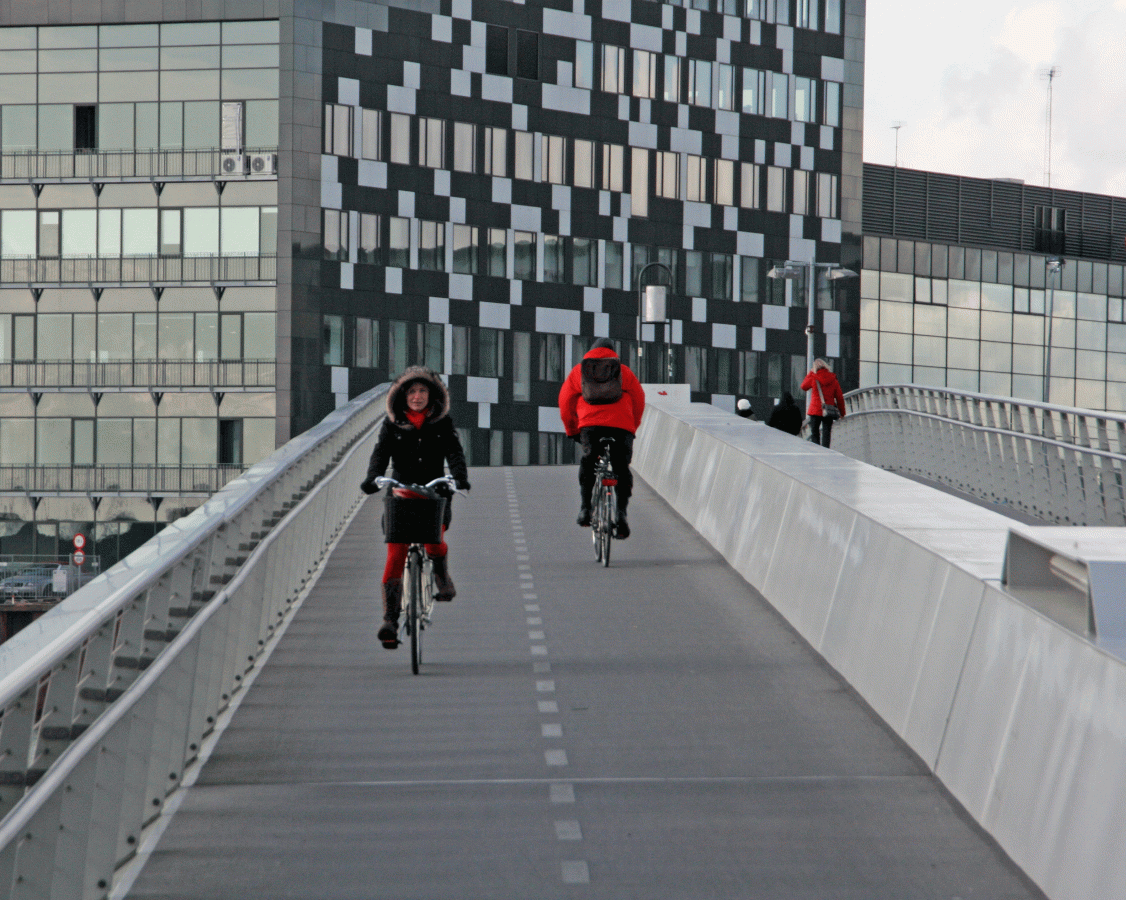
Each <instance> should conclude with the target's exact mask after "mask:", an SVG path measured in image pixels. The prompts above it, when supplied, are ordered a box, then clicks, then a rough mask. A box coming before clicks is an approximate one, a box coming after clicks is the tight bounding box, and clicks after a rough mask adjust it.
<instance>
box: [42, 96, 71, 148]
mask: <svg viewBox="0 0 1126 900" xmlns="http://www.w3.org/2000/svg"><path fill="white" fill-rule="evenodd" d="M39 149H40V150H73V149H74V107H73V106H71V105H70V104H69V103H67V104H43V105H42V106H40V107H39Z"/></svg>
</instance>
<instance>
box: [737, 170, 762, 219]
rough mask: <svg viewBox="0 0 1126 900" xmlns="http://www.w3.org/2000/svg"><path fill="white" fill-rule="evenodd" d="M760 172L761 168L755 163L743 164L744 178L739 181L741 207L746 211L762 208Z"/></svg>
mask: <svg viewBox="0 0 1126 900" xmlns="http://www.w3.org/2000/svg"><path fill="white" fill-rule="evenodd" d="M759 170H760V167H759V166H758V165H756V164H755V163H743V164H742V177H741V178H740V179H739V181H740V185H739V205H740V206H742V207H743V208H744V209H760V208H761V207H762V199H761V198H762V193H761V190H760V187H759V177H760V176H759Z"/></svg>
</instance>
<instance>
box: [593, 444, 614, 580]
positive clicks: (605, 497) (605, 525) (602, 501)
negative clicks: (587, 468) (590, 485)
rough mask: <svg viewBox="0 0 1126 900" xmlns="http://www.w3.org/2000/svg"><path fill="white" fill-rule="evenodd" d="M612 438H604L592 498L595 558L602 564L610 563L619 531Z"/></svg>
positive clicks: (595, 471) (596, 467) (595, 473)
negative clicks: (611, 457) (616, 534)
mask: <svg viewBox="0 0 1126 900" xmlns="http://www.w3.org/2000/svg"><path fill="white" fill-rule="evenodd" d="M612 442H613V439H612V438H603V439H602V442H601V449H600V451H599V454H598V462H597V463H596V465H595V468H594V496H593V497H592V498H591V501H592V503H591V506H592V509H591V516H590V533H591V540H592V541H593V542H594V558H595V560H597V561H598V562H600V563H602V565H603V566H604V567H605V566H609V565H610V544H611V540H612V539H613V537H614V534H615V533H616V531H617V528H616V521H617V517H616V511H617V506H618V504H617V499H616V497H615V493H616V491H615V488H616V487H617V484H618V479H617V477H616V476H615V474H614V466H613V464H612V463H611V462H610V444H611V443H612Z"/></svg>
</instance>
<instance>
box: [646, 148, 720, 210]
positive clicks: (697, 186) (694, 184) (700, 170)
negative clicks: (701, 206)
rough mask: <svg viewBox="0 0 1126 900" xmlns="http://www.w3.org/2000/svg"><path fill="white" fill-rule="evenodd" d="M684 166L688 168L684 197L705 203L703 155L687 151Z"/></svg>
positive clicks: (704, 163)
mask: <svg viewBox="0 0 1126 900" xmlns="http://www.w3.org/2000/svg"><path fill="white" fill-rule="evenodd" d="M685 166H686V167H687V170H688V171H687V173H686V174H687V176H688V181H687V189H686V193H685V195H684V199H685V200H692V201H694V202H697V203H706V202H707V200H708V178H707V172H708V167H707V162H706V161H705V159H704V157H702V156H696V155H695V154H693V153H689V154H688V155H687V157H686V159H685ZM658 193H659V192H658Z"/></svg>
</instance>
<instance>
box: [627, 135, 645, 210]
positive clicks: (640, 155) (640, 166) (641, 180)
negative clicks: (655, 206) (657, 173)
mask: <svg viewBox="0 0 1126 900" xmlns="http://www.w3.org/2000/svg"><path fill="white" fill-rule="evenodd" d="M632 169H633V171H632V179H631V184H630V212H631V213H632V215H635V216H642V217H644V216H648V215H649V151H648V150H645V149H642V148H640V147H634V148H633V166H632Z"/></svg>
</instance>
